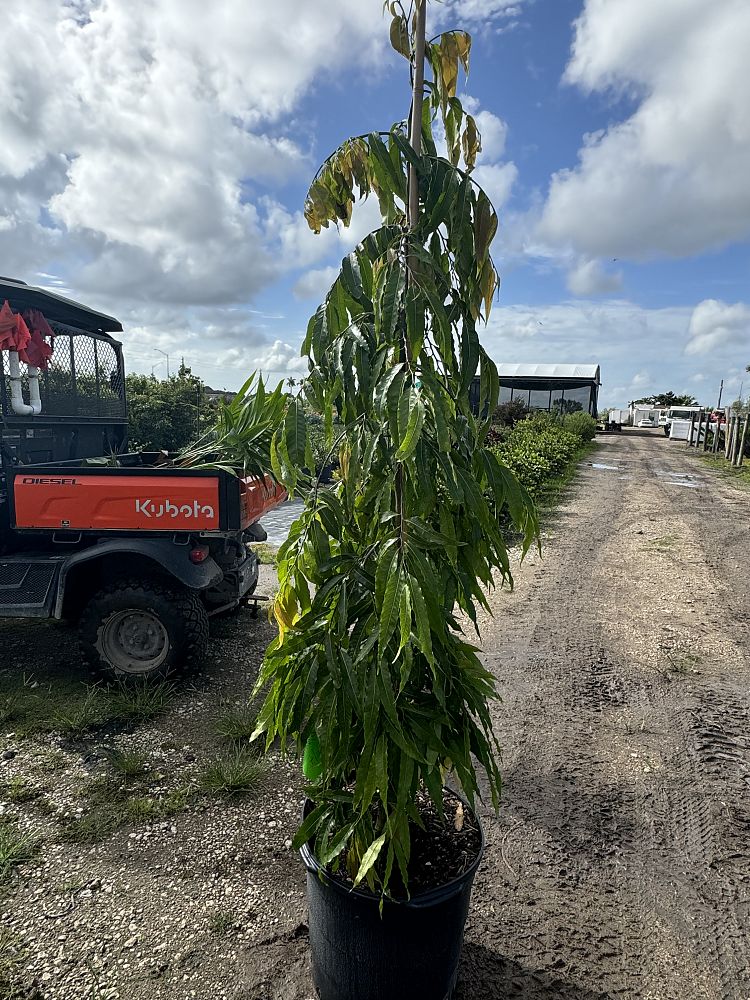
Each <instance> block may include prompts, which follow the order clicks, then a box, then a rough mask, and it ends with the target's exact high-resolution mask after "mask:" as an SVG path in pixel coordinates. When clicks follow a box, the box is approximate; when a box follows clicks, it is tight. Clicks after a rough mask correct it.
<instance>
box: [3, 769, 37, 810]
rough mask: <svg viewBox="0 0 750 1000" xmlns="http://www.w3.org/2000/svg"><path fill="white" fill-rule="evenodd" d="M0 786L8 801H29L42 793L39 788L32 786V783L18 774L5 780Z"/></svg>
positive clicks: (17, 802) (16, 802)
mask: <svg viewBox="0 0 750 1000" xmlns="http://www.w3.org/2000/svg"><path fill="white" fill-rule="evenodd" d="M0 787H2V790H3V792H4V794H5V796H6V798H7V799H8V801H9V802H13V803H15V804H19V803H21V802H31V801H32V799H38V798H39V796H40V795H41V794H42V792H41V789H39V788H34V786H33V785H30V784H29V783H28V782H27V781H24V780H23V778H22V777H20V776H19V775H16V776H15V777H14V778H11V779H10V781H7V782H5V783H4V784H3V785H2V786H0Z"/></svg>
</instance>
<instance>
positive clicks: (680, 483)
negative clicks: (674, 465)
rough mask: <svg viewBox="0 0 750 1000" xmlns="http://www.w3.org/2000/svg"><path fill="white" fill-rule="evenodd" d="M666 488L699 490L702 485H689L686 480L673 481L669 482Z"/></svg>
mask: <svg viewBox="0 0 750 1000" xmlns="http://www.w3.org/2000/svg"><path fill="white" fill-rule="evenodd" d="M665 486H687V487H688V489H691V490H698V489H700V487H701V483H689V482H688V481H687V480H686V479H671V480H667V482H666V483H665Z"/></svg>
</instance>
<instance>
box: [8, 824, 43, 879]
mask: <svg viewBox="0 0 750 1000" xmlns="http://www.w3.org/2000/svg"><path fill="white" fill-rule="evenodd" d="M39 844H40V840H39V837H38V835H37V834H35V833H24V832H23V830H21V829H20V828H19V827H18V826H16V824H15V823H14V822H12V821H11V822H9V823H2V824H0V882H4V881H5V880H6V879H8V878H9V877H10V874H11V872H12V871H13V869H14V868H15V867H16V866H17V865H22V864H23V863H24V862H25V861H31V859H32V858H33V857H34V856H35V855H36V853H37V851H38V850H39Z"/></svg>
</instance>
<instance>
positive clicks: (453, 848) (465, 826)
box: [326, 789, 482, 899]
mask: <svg viewBox="0 0 750 1000" xmlns="http://www.w3.org/2000/svg"><path fill="white" fill-rule="evenodd" d="M417 808H418V809H419V813H420V815H421V817H422V821H423V823H424V826H425V828H424V830H421V829H420V828H419V827H418V826H413V827H412V833H411V858H410V861H409V892H410V894H411V895H412V896H414V895H416V894H418V893H422V892H428V891H429V890H430V889H436V888H438V887H440V886H443V885H446V884H447V883H449V882H452V881H453V880H454V879H456V878H458V877H459V876H461V875H463V874H464V872H466V871H468V870H469V868H471V866H472V865H473V864H474V862H475V861H476V860H477V856H478V855H479V853H480V851H481V850H482V832H481V830H480V827H479V823H478V821H477V818H476V816H475V815H474V813H473V812H472V811H471V809H470V808H469V807H468V805H466V804H465V803H464V802H463V801H462V800H461V799H460V798H459V796H458V795H456V794H455V793H454V792H451V791H449V790H447V789H446V792H445V797H444V799H443V816H442V818H441V817H440V816H439V815H438V811H437V809H436V808H435V805H434V803H433V801H432V799H431V798H430V797H429V795H426V794H425V793H424V792H421V793H420V794H419V795H418V796H417ZM326 874H327V875H328V876H329V877H330V878H332V879H335V880H336V881H337V882H341V883H342V884H343V885H345V886H346V887H347V888H348V889H351V888H352V878H351V876H350V875H349V873H348V872H347V869H346V864H345V855H344V854H343V853H342V854H341V855H340V857H339V866H338V870H337V871H334V870H333V866H332V865H329V866H328V868H327V869H326ZM391 895H392V896H394V898H396V899H406V898H407V896H406V892H405V891H403V889H400V888H399V879H398V873H397V871H396V872H395V874H394V878H393V880H392V884H391Z"/></svg>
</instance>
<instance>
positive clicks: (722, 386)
mask: <svg viewBox="0 0 750 1000" xmlns="http://www.w3.org/2000/svg"><path fill="white" fill-rule="evenodd" d="M722 392H724V379H722V380H721V385H720V386H719V402H718V403H717V404H716V409H717V410H718V409H720V408H721V394H722Z"/></svg>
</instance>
